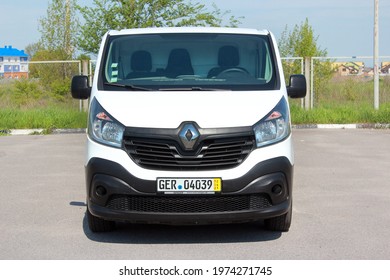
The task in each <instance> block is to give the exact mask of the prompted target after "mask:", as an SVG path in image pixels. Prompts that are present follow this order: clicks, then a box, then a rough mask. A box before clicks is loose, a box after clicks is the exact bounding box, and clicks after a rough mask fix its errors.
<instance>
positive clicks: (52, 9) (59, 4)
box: [39, 0, 79, 59]
mask: <svg viewBox="0 0 390 280" xmlns="http://www.w3.org/2000/svg"><path fill="white" fill-rule="evenodd" d="M39 24H40V25H39V31H40V33H41V39H40V44H41V46H42V48H43V49H45V50H48V51H52V52H54V53H58V54H60V53H62V54H63V56H61V57H57V59H72V57H73V55H74V52H75V50H76V33H77V30H78V27H79V21H78V18H77V17H76V0H52V2H51V4H49V7H48V9H47V16H46V17H44V18H41V19H40V20H39ZM59 50H62V52H59Z"/></svg>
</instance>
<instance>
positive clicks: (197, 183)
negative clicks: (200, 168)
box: [157, 178, 222, 194]
mask: <svg viewBox="0 0 390 280" xmlns="http://www.w3.org/2000/svg"><path fill="white" fill-rule="evenodd" d="M221 189H222V180H221V178H157V192H159V193H165V194H215V193H219V192H221Z"/></svg>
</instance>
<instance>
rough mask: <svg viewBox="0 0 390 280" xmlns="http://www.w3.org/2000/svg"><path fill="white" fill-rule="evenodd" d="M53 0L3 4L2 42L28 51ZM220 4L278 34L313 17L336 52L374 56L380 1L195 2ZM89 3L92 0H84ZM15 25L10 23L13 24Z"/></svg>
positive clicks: (389, 52)
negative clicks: (286, 27) (375, 28)
mask: <svg viewBox="0 0 390 280" xmlns="http://www.w3.org/2000/svg"><path fill="white" fill-rule="evenodd" d="M49 2H51V0H6V1H2V2H1V4H0V10H1V11H2V16H1V17H2V19H1V22H2V23H1V24H0V46H1V47H3V46H4V45H12V46H13V47H16V48H18V49H24V48H25V47H26V46H27V45H28V44H30V43H34V42H36V41H38V39H39V37H40V33H39V32H38V19H39V18H42V17H44V16H45V15H46V10H47V7H48V3H49ZM193 2H200V3H204V4H206V5H211V3H213V2H214V3H215V4H216V5H217V6H218V7H219V8H220V9H221V10H230V11H231V14H232V15H235V16H244V17H245V18H244V19H242V24H241V25H240V27H250V28H256V29H269V30H271V31H272V32H273V33H274V34H275V36H276V37H277V38H279V37H280V35H281V33H282V31H283V30H284V28H285V26H286V25H287V26H288V28H289V30H291V29H292V28H293V27H294V25H295V24H300V23H302V22H303V21H305V19H306V18H308V19H309V23H310V25H311V26H312V27H313V29H314V32H315V34H316V35H317V36H319V39H318V43H319V45H320V46H321V48H322V49H327V51H328V55H330V56H371V55H372V54H373V26H374V24H373V22H374V0H315V1H313V0H240V1H236V0H214V1H205V0H195V1H193ZM79 3H80V4H81V5H84V6H87V5H90V4H91V3H92V0H79ZM379 11H380V14H379V28H380V32H379V40H380V55H381V56H390V35H389V34H390V32H389V31H388V30H390V0H379ZM7 23H9V24H7Z"/></svg>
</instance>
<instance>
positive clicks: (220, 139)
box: [71, 27, 306, 232]
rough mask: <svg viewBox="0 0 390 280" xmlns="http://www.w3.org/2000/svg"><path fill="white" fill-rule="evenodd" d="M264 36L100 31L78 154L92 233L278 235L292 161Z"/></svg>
mask: <svg viewBox="0 0 390 280" xmlns="http://www.w3.org/2000/svg"><path fill="white" fill-rule="evenodd" d="M289 83H290V84H289V86H287V87H286V84H285V80H284V76H283V69H282V64H281V59H280V55H279V51H278V48H277V46H276V43H275V38H274V36H273V35H272V34H271V33H270V32H269V31H258V30H252V29H238V28H205V27H194V28H188V27H187V28H146V29H130V30H121V31H109V32H107V33H106V34H105V36H104V37H103V40H102V44H101V47H100V51H99V54H98V56H97V64H96V71H95V73H94V77H93V83H92V86H90V85H89V82H88V77H86V76H75V77H74V78H73V80H72V89H71V91H72V95H73V97H74V98H78V99H88V98H89V118H88V129H87V153H86V161H85V175H86V192H87V218H88V224H89V228H90V230H91V231H93V232H102V231H110V230H113V229H114V227H115V222H116V221H122V222H123V221H124V222H130V223H154V224H171V225H176V224H177V225H198V224H219V223H237V222H239V223H243V222H252V221H258V220H264V225H265V227H266V228H267V229H269V230H274V231H288V230H289V228H290V224H291V215H292V190H293V167H294V156H293V150H292V140H291V123H290V112H289V103H288V97H291V98H301V97H304V96H305V94H306V80H305V77H304V76H302V75H293V76H291V77H290V81H289Z"/></svg>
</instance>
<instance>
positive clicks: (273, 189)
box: [272, 185, 283, 195]
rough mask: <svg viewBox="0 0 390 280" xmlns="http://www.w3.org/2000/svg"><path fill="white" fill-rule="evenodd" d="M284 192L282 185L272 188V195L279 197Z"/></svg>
mask: <svg viewBox="0 0 390 280" xmlns="http://www.w3.org/2000/svg"><path fill="white" fill-rule="evenodd" d="M282 191H283V188H282V186H281V185H275V186H273V187H272V193H273V194H277V195H279V194H281V193H282Z"/></svg>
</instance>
